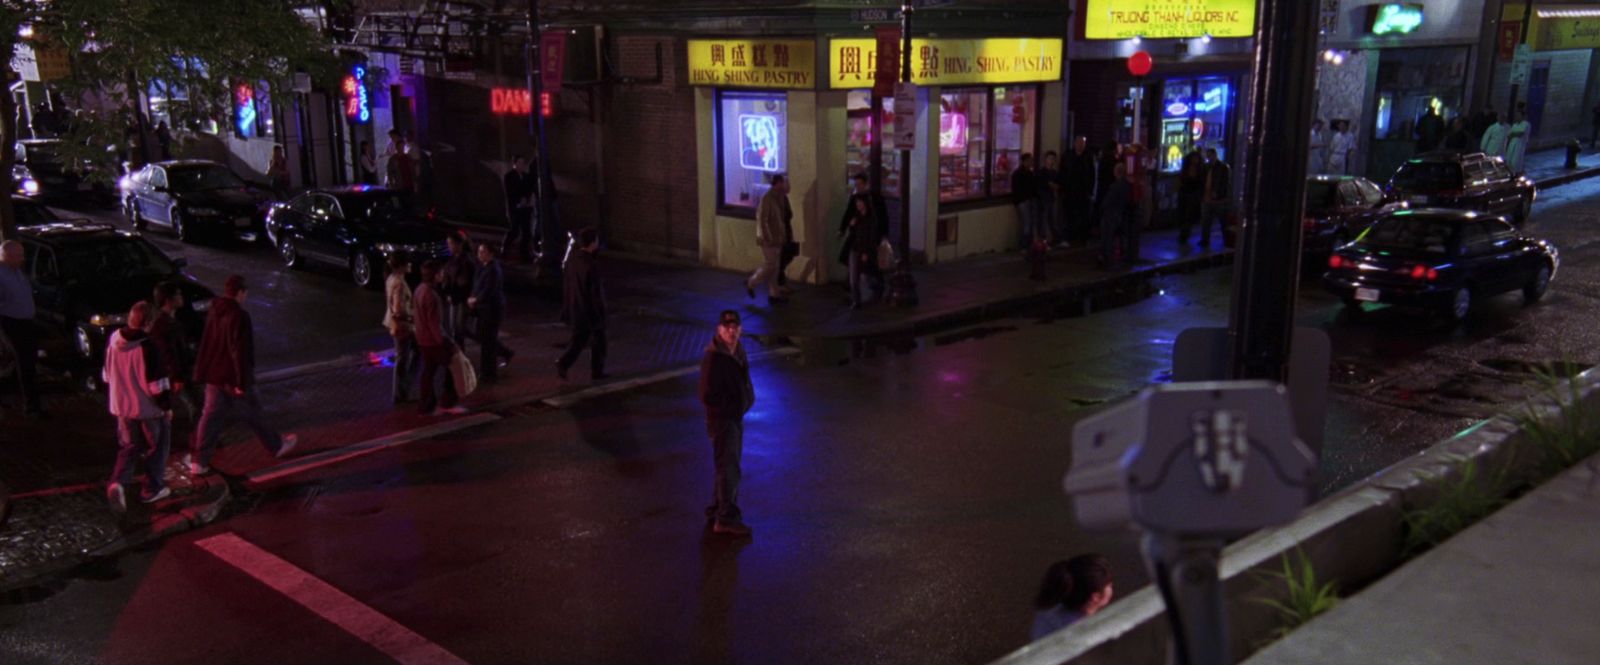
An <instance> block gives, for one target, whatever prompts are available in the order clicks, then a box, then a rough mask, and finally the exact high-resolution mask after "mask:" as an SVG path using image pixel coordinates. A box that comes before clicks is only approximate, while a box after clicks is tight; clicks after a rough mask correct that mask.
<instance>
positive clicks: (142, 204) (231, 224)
mask: <svg viewBox="0 0 1600 665" xmlns="http://www.w3.org/2000/svg"><path fill="white" fill-rule="evenodd" d="M270 198H271V197H270V195H269V194H268V193H267V191H266V190H264V189H261V188H259V187H256V186H254V185H251V184H249V183H247V182H245V181H244V179H243V178H240V177H239V176H238V175H237V174H235V173H234V172H233V171H232V170H230V169H228V167H226V166H223V165H221V164H218V163H216V162H211V161H206V160H200V159H184V160H172V161H166V162H156V163H154V164H149V165H147V166H145V167H144V168H142V169H139V170H138V171H135V172H134V173H133V175H130V176H128V177H126V178H123V179H122V210H123V213H124V214H126V215H127V216H128V219H129V221H131V222H133V228H135V229H138V230H141V231H142V230H144V229H145V228H146V227H147V226H149V225H150V224H151V223H155V224H162V225H165V226H167V227H169V228H171V229H172V232H173V233H176V234H177V235H178V237H179V238H181V239H182V240H183V241H184V242H192V241H193V240H194V239H195V238H196V237H197V236H196V234H197V233H200V232H202V230H204V231H211V232H214V233H227V234H232V235H242V236H245V237H249V238H253V237H254V235H255V234H256V233H259V232H260V231H261V224H262V217H263V213H264V212H265V211H266V208H267V205H268V202H269V199H270Z"/></svg>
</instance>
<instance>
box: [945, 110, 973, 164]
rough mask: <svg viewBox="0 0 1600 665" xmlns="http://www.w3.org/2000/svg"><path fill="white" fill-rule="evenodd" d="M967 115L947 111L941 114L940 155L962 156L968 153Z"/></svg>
mask: <svg viewBox="0 0 1600 665" xmlns="http://www.w3.org/2000/svg"><path fill="white" fill-rule="evenodd" d="M967 127H968V125H967V114H965V113H962V112H960V111H945V112H944V113H940V114H939V154H941V155H960V154H963V153H965V152H966V151H967Z"/></svg>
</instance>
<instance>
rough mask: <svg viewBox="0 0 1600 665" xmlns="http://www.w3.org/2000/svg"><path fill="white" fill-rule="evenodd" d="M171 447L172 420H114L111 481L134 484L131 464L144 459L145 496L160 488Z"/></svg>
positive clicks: (124, 485) (125, 484)
mask: <svg viewBox="0 0 1600 665" xmlns="http://www.w3.org/2000/svg"><path fill="white" fill-rule="evenodd" d="M171 446H172V422H171V421H169V420H167V419H166V417H164V416H163V417H158V418H146V419H143V420H139V419H135V418H118V419H117V463H116V466H114V467H112V468H111V482H113V483H116V484H118V485H122V486H123V487H127V486H128V485H132V484H133V467H134V465H135V464H137V463H138V462H139V461H140V460H143V461H144V475H145V481H144V491H143V492H142V495H143V496H145V497H150V496H154V495H155V493H157V492H160V491H161V488H162V482H161V481H162V475H163V474H165V473H166V470H167V453H168V450H169V449H170V448H171Z"/></svg>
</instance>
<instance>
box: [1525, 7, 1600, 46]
mask: <svg viewBox="0 0 1600 665" xmlns="http://www.w3.org/2000/svg"><path fill="white" fill-rule="evenodd" d="M1512 10H1515V14H1516V15H1515V16H1514V17H1510V18H1511V19H1512V20H1521V19H1522V7H1521V6H1520V5H1519V6H1516V7H1512V6H1509V5H1508V6H1507V7H1506V8H1505V10H1504V11H1505V12H1506V13H1507V14H1510V13H1512ZM1528 44H1529V45H1530V46H1531V47H1532V48H1533V50H1535V51H1566V50H1569V49H1594V48H1600V5H1548V6H1547V5H1537V6H1535V7H1534V9H1533V22H1532V25H1530V26H1529V28H1528Z"/></svg>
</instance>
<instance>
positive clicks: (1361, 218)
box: [1301, 175, 1409, 260]
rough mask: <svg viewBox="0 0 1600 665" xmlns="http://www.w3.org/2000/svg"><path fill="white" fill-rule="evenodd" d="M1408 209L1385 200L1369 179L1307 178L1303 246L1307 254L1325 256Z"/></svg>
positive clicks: (1320, 176) (1331, 176) (1354, 177)
mask: <svg viewBox="0 0 1600 665" xmlns="http://www.w3.org/2000/svg"><path fill="white" fill-rule="evenodd" d="M1408 206H1409V204H1407V203H1403V202H1396V201H1389V200H1387V199H1385V198H1384V196H1383V190H1382V189H1379V188H1378V186H1377V185H1376V184H1374V183H1373V182H1372V181H1371V180H1367V179H1366V178H1360V177H1356V176H1348V175H1314V176H1310V177H1308V178H1306V215H1305V236H1304V238H1305V239H1304V240H1303V241H1302V243H1301V247H1302V248H1303V249H1304V252H1305V253H1306V254H1310V255H1313V256H1317V257H1323V256H1326V255H1327V254H1328V253H1329V252H1332V251H1333V248H1335V247H1337V246H1339V245H1343V244H1344V243H1347V242H1349V241H1350V239H1352V238H1354V237H1356V236H1358V235H1360V234H1361V232H1362V231H1365V230H1366V228H1367V227H1368V226H1370V225H1371V224H1372V222H1373V221H1374V220H1376V219H1378V218H1379V217H1381V216H1382V215H1384V214H1386V213H1390V212H1394V211H1396V210H1404V209H1405V208H1406V207H1408ZM1318 260H1320V258H1319V259H1318Z"/></svg>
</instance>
